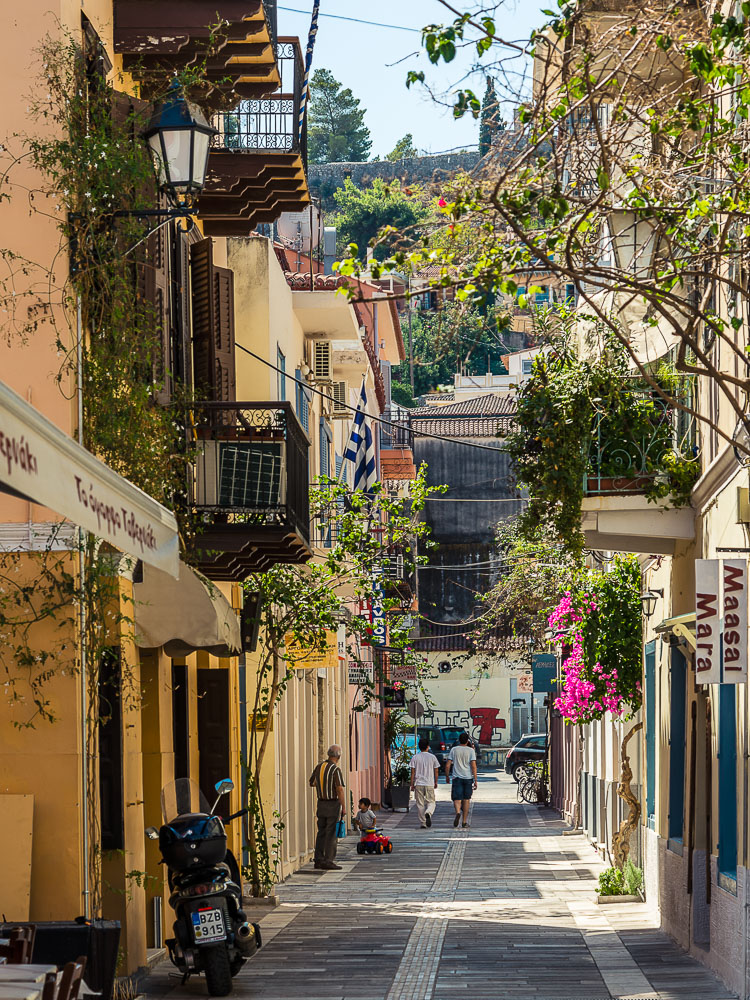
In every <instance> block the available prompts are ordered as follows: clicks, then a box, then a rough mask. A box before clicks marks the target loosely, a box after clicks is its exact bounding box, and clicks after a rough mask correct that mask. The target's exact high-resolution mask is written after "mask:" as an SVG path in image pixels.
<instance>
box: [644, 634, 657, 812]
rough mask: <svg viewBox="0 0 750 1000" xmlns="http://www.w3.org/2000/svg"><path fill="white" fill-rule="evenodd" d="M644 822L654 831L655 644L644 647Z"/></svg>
mask: <svg viewBox="0 0 750 1000" xmlns="http://www.w3.org/2000/svg"><path fill="white" fill-rule="evenodd" d="M644 673H645V677H644V680H645V687H646V691H645V694H646V706H645V707H646V822H647V823H648V827H649V829H650V830H655V829H656V642H655V641H652V642H649V643H647V645H646V662H645V669H644Z"/></svg>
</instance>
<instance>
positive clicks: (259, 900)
mask: <svg viewBox="0 0 750 1000" xmlns="http://www.w3.org/2000/svg"><path fill="white" fill-rule="evenodd" d="M278 905H279V897H278V896H273V895H272V896H246V895H243V896H242V908H243V909H244V910H246V909H247V908H248V907H250V908H251V909H255V908H256V907H257V908H259V909H264V910H271V909H273V907H274V906H278Z"/></svg>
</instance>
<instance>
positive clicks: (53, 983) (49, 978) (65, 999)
mask: <svg viewBox="0 0 750 1000" xmlns="http://www.w3.org/2000/svg"><path fill="white" fill-rule="evenodd" d="M85 969H86V957H85V955H82V956H81V957H80V958H77V959H76V961H75V962H68V964H67V965H65V966H63V970H62V973H61V974H60V976H59V983H58V974H57V973H55V972H49V973H47V975H46V976H45V977H44V986H43V988H42V996H41V1000H78V994H79V992H80V989H81V984H82V982H83V973H84V971H85Z"/></svg>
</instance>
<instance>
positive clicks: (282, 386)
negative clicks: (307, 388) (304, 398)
mask: <svg viewBox="0 0 750 1000" xmlns="http://www.w3.org/2000/svg"><path fill="white" fill-rule="evenodd" d="M276 367H277V368H279V369H280V371H277V372H276V398H277V399H278V400H279V402H282V401H283V400H285V399H286V357H285V356H284V354H283V352H282V350H281V348H280V347H279V346H278V344H277V345H276Z"/></svg>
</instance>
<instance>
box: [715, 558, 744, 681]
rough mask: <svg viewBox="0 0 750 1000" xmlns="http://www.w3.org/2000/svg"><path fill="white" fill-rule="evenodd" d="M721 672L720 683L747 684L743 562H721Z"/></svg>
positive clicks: (733, 560)
mask: <svg viewBox="0 0 750 1000" xmlns="http://www.w3.org/2000/svg"><path fill="white" fill-rule="evenodd" d="M721 583H722V601H721V606H722V609H723V611H724V621H723V632H722V643H721V672H722V678H721V679H722V683H723V684H744V683H745V682H746V681H747V559H724V560H723V561H722V569H721Z"/></svg>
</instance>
